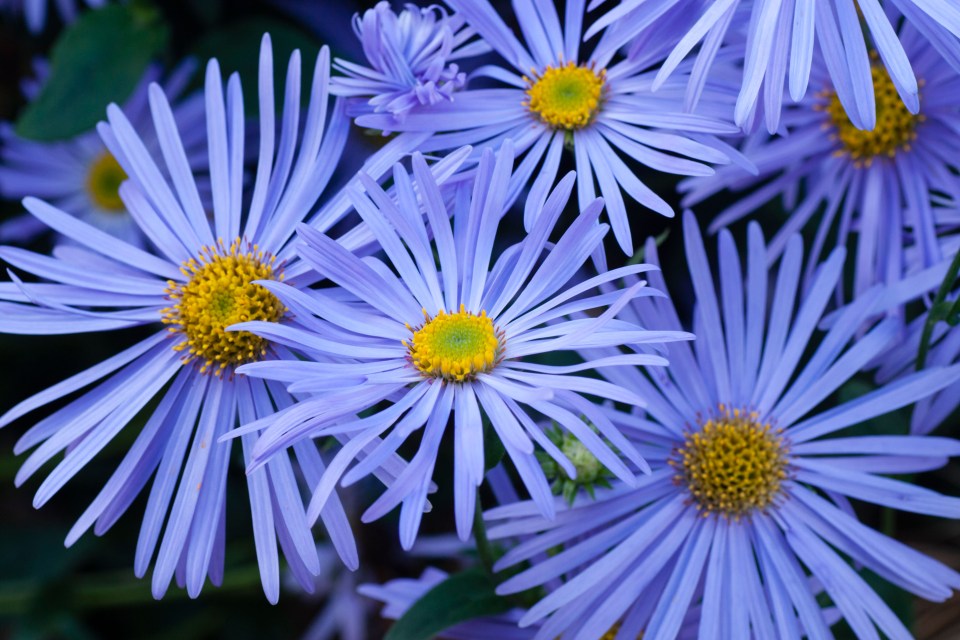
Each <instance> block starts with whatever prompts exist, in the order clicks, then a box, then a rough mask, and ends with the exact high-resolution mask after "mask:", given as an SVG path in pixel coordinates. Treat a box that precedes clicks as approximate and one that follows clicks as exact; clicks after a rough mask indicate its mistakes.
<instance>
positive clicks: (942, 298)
mask: <svg viewBox="0 0 960 640" xmlns="http://www.w3.org/2000/svg"><path fill="white" fill-rule="evenodd" d="M958 275H960V251H958V252H957V253H956V255H954V256H953V262H951V263H950V268H948V269H947V275H946V277H944V279H943V282H941V283H940V289H939V290H937V297H936V298H934V299H933V305H931V307H930V311H928V312H927V321H926V322H925V323H924V324H923V333H922V334H921V335H920V350H919V351H918V352H917V371H919V370H921V369H923V368H924V367H925V366H926V365H927V355H928V354H929V353H930V342H931V341H932V340H933V330H934V328H935V327H936V326H937V323H938V322H939V321H940V320H945V319H946V318H947V317H948V316H949V315H950V311H947V312H944V309H943V307H944V306H945V303H946V299H947V296H948V295H950V290H951V289H952V288H953V284H954V282H956V280H957V276H958ZM951 311H952V310H951Z"/></svg>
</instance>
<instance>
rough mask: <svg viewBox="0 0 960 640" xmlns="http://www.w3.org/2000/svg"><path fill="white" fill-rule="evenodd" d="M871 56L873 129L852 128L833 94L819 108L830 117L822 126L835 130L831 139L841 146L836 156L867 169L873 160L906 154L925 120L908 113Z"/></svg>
mask: <svg viewBox="0 0 960 640" xmlns="http://www.w3.org/2000/svg"><path fill="white" fill-rule="evenodd" d="M873 57H874V59H875V60H874V63H873V66H872V68H871V74H872V76H873V92H874V96H875V99H876V108H877V123H876V126H875V127H874V128H873V129H871V130H869V131H865V130H863V129H858V128H857V127H855V126H854V124H853V123H852V122H851V121H850V117H849V116H848V115H847V112H846V110H845V109H844V108H843V104H842V103H841V102H840V98H839V97H838V96H837V94H836V93H835V92H829V93H826V94H824V97H825V98H829V101H828V102H827V103H826V104H825V105H820V107H819V109H821V110H824V111H826V112H827V114H828V115H829V116H830V121H829V123H828V124H826V125H825V126H826V127H828V128H832V129H833V130H834V133H833V136H834V138H835V139H836V140H837V141H838V142H839V144H840V148H839V149H837V151H836V154H837V155H847V156H849V157H850V158H852V159H853V162H854V164H855V165H856V166H857V167H863V166H867V167H869V166H870V165H871V164H873V161H874V160H875V159H876V158H892V157H894V156H896V155H897V153H898V152H900V151H909V150H910V148H911V145H912V143H913V141H914V140H916V138H917V124H918V123H920V122H923V120H924V116H923V115H922V114H913V113H910V111H909V110H908V109H907V107H906V106H905V105H904V104H903V100H901V99H900V95H899V94H898V93H897V88H896V86H894V84H893V81H892V80H891V79H890V75H889V74H888V73H887V70H886V69H885V68H884V67H883V65H882V64H880V63H879V62H878V61H877V60H876V54H875V53H874V54H873ZM921 85H922V82H921Z"/></svg>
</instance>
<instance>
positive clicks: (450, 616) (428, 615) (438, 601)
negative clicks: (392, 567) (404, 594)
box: [384, 567, 511, 640]
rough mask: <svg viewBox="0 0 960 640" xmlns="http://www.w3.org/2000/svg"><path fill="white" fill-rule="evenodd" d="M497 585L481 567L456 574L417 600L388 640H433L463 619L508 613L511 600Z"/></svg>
mask: <svg viewBox="0 0 960 640" xmlns="http://www.w3.org/2000/svg"><path fill="white" fill-rule="evenodd" d="M495 587H496V584H495V583H494V581H493V579H492V578H491V577H490V575H489V574H488V573H487V572H485V571H484V570H483V569H481V568H479V567H474V568H472V569H467V570H466V571H462V572H461V573H457V574H454V575H452V576H450V577H449V578H447V579H446V580H444V581H443V582H441V583H440V584H438V585H437V586H435V587H434V588H433V589H431V590H430V591H428V592H427V593H426V594H424V596H423V597H422V598H420V599H419V600H417V601H416V602H415V603H413V606H411V607H410V608H409V609H407V611H406V613H404V614H403V617H401V618H400V619H399V620H397V622H396V623H395V624H394V625H393V627H391V628H390V631H389V632H388V633H387V635H386V636H385V638H384V640H430V638H433V637H434V636H435V635H436V634H438V633H440V632H441V631H443V630H444V629H449V628H450V627H452V626H454V625H455V624H457V623H459V622H465V621H467V620H472V619H474V618H479V617H482V616H493V615H497V614H500V613H504V612H505V611H508V610H509V609H510V608H511V604H510V601H509V600H507V599H506V598H501V597H500V596H498V595H497V594H496V593H495V592H494V588H495Z"/></svg>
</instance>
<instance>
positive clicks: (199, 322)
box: [161, 238, 286, 376]
mask: <svg viewBox="0 0 960 640" xmlns="http://www.w3.org/2000/svg"><path fill="white" fill-rule="evenodd" d="M274 263H275V257H274V256H272V255H269V254H267V253H266V252H264V251H262V250H261V249H260V248H259V247H257V245H251V244H249V243H246V242H243V241H241V240H240V239H239V238H238V239H236V240H234V241H233V243H232V244H231V245H230V246H229V247H225V246H224V244H223V243H222V242H220V243H219V244H218V245H217V246H211V247H204V248H203V249H202V250H201V251H200V254H199V256H198V257H197V258H196V259H193V258H191V259H190V260H188V261H187V262H184V263H183V265H182V266H181V267H180V271H181V272H183V274H184V276H186V277H187V281H186V282H185V283H181V282H174V281H173V280H170V281H169V282H168V283H167V291H166V292H167V297H168V298H169V299H170V301H171V302H172V304H171V306H169V307H167V308H166V309H163V310H162V311H161V313H162V314H163V317H162V321H163V323H164V324H168V325H170V327H169V329H168V330H169V331H170V332H172V333H181V334H183V335H184V337H185V338H186V340H183V341H180V342H178V343H177V344H176V346H174V349H176V350H177V351H186V352H187V355H186V356H185V358H184V361H185V362H190V361H193V360H199V361H201V362H202V363H203V364H202V365H201V367H200V372H201V373H213V374H214V375H217V376H220V375H222V374H223V372H224V370H225V369H227V368H228V367H231V368H232V367H236V366H238V365H241V364H244V363H246V362H252V361H255V360H259V359H260V358H262V357H263V356H264V355H266V352H267V341H266V340H265V339H263V338H261V337H260V336H257V335H254V334H252V333H250V332H249V331H227V330H226V328H227V327H229V326H230V325H234V324H237V323H240V322H248V321H253V320H263V321H267V322H277V321H279V320H280V318H282V317H283V314H284V313H285V312H286V309H285V308H284V306H283V304H282V303H281V302H280V301H279V300H278V299H277V298H276V296H274V295H273V294H272V293H270V292H269V291H268V290H267V289H265V288H264V287H262V286H260V285H258V284H254V281H256V280H282V279H283V275H282V274H279V276H278V274H277V271H275V268H274Z"/></svg>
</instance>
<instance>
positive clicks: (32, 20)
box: [0, 0, 106, 33]
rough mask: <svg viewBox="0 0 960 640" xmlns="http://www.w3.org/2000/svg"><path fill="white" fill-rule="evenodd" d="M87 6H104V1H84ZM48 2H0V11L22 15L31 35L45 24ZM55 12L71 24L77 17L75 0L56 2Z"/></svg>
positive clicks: (43, 0)
mask: <svg viewBox="0 0 960 640" xmlns="http://www.w3.org/2000/svg"><path fill="white" fill-rule="evenodd" d="M84 2H85V3H86V5H87V6H89V7H93V8H97V7H102V6H103V5H104V4H106V0H84ZM48 4H50V0H0V11H5V12H9V13H21V12H22V13H23V15H24V18H25V19H26V21H27V27H28V28H29V29H30V31H31V32H32V33H40V32H41V31H43V27H44V26H45V25H46V24H47V5H48ZM56 5H57V10H58V11H59V12H60V17H61V18H62V19H63V21H64V22H72V21H73V19H74V18H76V17H77V3H76V0H56Z"/></svg>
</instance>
